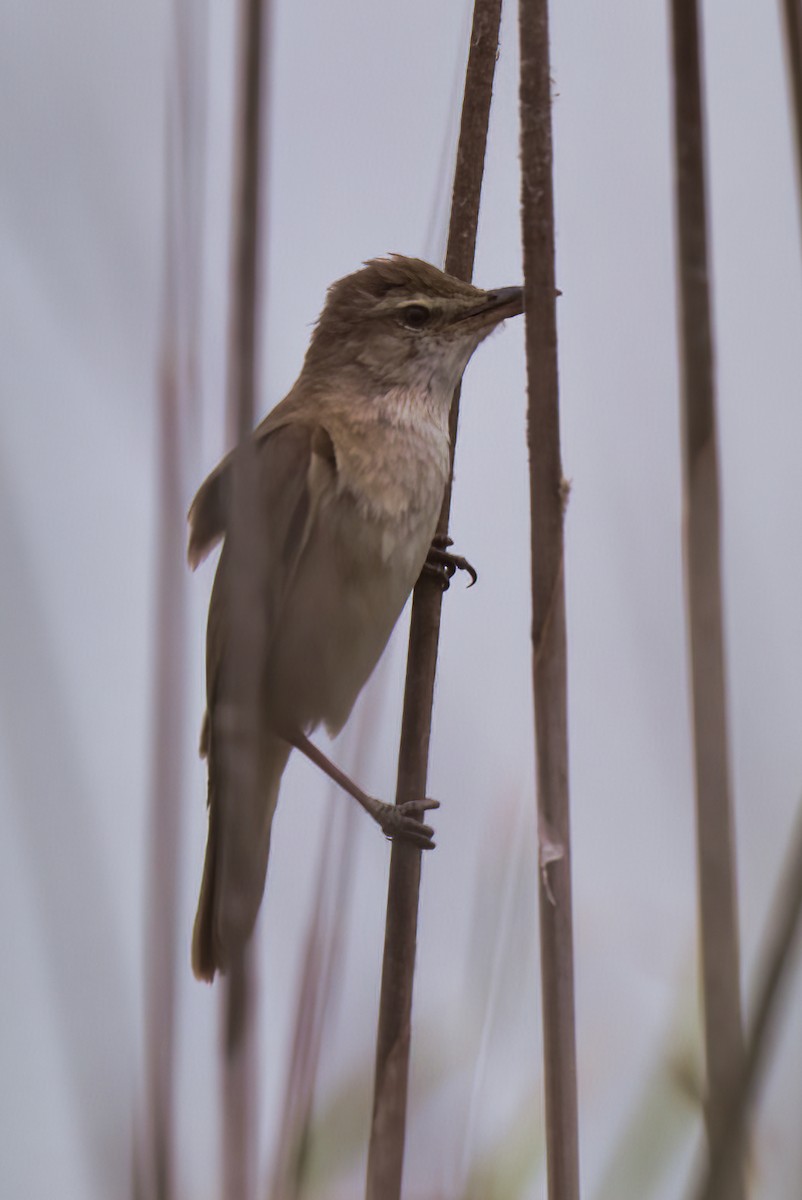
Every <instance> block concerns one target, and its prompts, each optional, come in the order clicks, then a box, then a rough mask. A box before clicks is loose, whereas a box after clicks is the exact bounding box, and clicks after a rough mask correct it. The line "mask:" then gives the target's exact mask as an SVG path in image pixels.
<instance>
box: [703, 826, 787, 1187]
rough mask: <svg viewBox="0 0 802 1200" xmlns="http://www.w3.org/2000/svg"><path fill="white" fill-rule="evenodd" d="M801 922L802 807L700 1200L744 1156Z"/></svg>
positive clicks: (721, 1180) (780, 883)
mask: <svg viewBox="0 0 802 1200" xmlns="http://www.w3.org/2000/svg"><path fill="white" fill-rule="evenodd" d="M800 918H802V808H800V809H799V811H798V812H797V818H796V828H795V830H794V834H793V838H792V842H791V849H790V851H789V852H788V855H787V859H786V864H785V867H784V870H783V873H782V877H781V879H780V882H779V885H778V887H777V892H776V896H775V900H774V904H773V905H772V915H771V918H770V921H769V927H768V933H767V935H766V937H765V938H764V943H763V953H762V963H761V966H760V970H759V972H758V975H757V980H756V986H755V988H754V990H753V992H752V995H753V997H754V1006H753V1015H752V1019H751V1022H750V1024H749V1028H748V1030H747V1039H746V1049H745V1052H744V1058H743V1067H742V1070H741V1074H740V1077H739V1078H738V1080H737V1081H736V1084H735V1087H734V1088H733V1089H732V1092H731V1094H730V1097H729V1102H728V1106H727V1112H726V1117H725V1120H724V1125H723V1129H722V1134H721V1137H720V1138H719V1140H718V1142H717V1143H716V1145H715V1146H714V1148H713V1153H712V1154H711V1156H710V1158H709V1161H708V1165H707V1170H706V1172H705V1174H704V1176H703V1178H702V1180H701V1183H700V1186H699V1188H698V1189H697V1191H696V1192H695V1193H694V1195H695V1198H696V1200H716V1197H718V1196H720V1195H723V1194H724V1193H722V1191H721V1186H722V1182H723V1180H724V1179H725V1177H726V1174H727V1171H728V1168H729V1165H730V1164H731V1163H732V1162H734V1161H739V1160H740V1159H741V1157H742V1154H743V1144H744V1137H745V1123H746V1114H747V1111H748V1107H749V1104H750V1102H751V1100H752V1099H753V1097H754V1095H755V1091H756V1089H757V1087H758V1085H759V1083H760V1077H761V1074H762V1072H763V1068H764V1067H765V1064H766V1054H767V1051H768V1049H769V1047H770V1042H771V1036H772V1033H773V1031H774V1029H775V1027H776V1022H777V1017H778V1009H779V1006H780V1001H781V1000H782V995H783V989H784V987H785V985H786V983H787V979H788V971H789V968H790V965H791V960H792V956H793V951H794V947H795V944H796V942H797V939H798V937H799V926H800Z"/></svg>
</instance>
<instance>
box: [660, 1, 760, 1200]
mask: <svg viewBox="0 0 802 1200" xmlns="http://www.w3.org/2000/svg"><path fill="white" fill-rule="evenodd" d="M671 7H672V31H673V57H674V70H673V85H674V136H675V152H676V170H677V185H676V186H677V201H676V203H677V224H678V241H679V289H680V328H681V344H682V415H683V421H682V424H683V457H684V487H685V553H686V587H687V598H688V621H689V630H690V660H691V661H690V666H691V685H692V697H693V700H692V709H693V735H694V737H693V741H694V762H695V776H696V835H697V846H698V888H699V909H700V925H701V948H702V981H703V996H704V1027H705V1056H706V1065H707V1106H706V1119H707V1135H708V1142H709V1145H710V1147H711V1154H712V1155H713V1157H715V1154H716V1149H715V1148H716V1145H717V1142H718V1140H719V1138H720V1137H721V1136H722V1131H723V1128H724V1123H725V1120H726V1113H727V1110H728V1106H729V1099H730V1096H731V1094H732V1089H733V1086H734V1084H735V1081H736V1080H737V1079H738V1078H739V1075H740V1072H741V1069H742V1061H743V1037H742V1030H741V1002H740V970H739V947H738V915H737V889H736V875H735V855H734V829H733V822H732V814H731V806H730V782H729V754H728V744H727V715H726V687H725V668H724V633H723V618H722V599H721V551H720V530H719V478H718V451H717V444H716V415H715V400H714V390H715V385H714V367H713V334H712V323H711V313H710V288H709V277H708V254H707V213H706V199H705V163H704V129H703V113H702V84H701V61H700V59H701V55H700V37H699V19H698V13H697V8H696V3H695V0H672V6H671ZM720 1194H721V1196H723V1197H724V1196H726V1197H727V1200H737V1198H738V1197H742V1196H743V1194H744V1180H743V1163H742V1161H733V1162H732V1163H730V1164H729V1165H728V1169H727V1172H726V1178H725V1179H724V1180H723V1186H722V1189H721V1192H720Z"/></svg>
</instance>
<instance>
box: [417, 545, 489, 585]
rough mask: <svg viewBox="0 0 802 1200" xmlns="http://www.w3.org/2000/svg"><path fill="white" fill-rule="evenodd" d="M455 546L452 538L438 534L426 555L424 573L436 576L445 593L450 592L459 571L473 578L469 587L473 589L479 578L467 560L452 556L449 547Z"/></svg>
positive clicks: (460, 556)
mask: <svg viewBox="0 0 802 1200" xmlns="http://www.w3.org/2000/svg"><path fill="white" fill-rule="evenodd" d="M453 545H454V542H453V540H452V539H451V538H450V537H447V536H446V535H445V534H437V535H436V536H435V537H433V538H432V544H431V546H430V548H429V553H428V554H427V555H426V562H425V563H424V564H423V570H424V572H425V573H426V574H427V575H431V576H434V578H435V579H436V580H437V582H438V583H439V584H440V586H441V588H442V589H443V591H444V592H446V591H448V588H449V586H450V585H451V580H452V578H453V577H454V575H456V573H457V571H467V572H468V574H469V575H470V577H471V582H470V583H469V584H468V587H473V585H474V584H475V583H476V580H477V579H478V578H479V576H478V575H477V574H476V571H475V570H474V568H473V567H472V566H471V564H470V563H469V562H468V560H467V558H463V557H462V555H461V554H452V553H451V552H450V550H449V549H448V547H449V546H453Z"/></svg>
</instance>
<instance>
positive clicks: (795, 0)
mask: <svg viewBox="0 0 802 1200" xmlns="http://www.w3.org/2000/svg"><path fill="white" fill-rule="evenodd" d="M783 16H784V19H785V49H786V55H787V58H788V75H789V80H790V84H791V98H792V104H791V111H792V114H793V116H792V120H793V126H794V136H795V141H796V170H797V182H798V186H799V197H798V199H799V211H800V216H801V217H802V2H800V0H783Z"/></svg>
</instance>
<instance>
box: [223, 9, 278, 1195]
mask: <svg viewBox="0 0 802 1200" xmlns="http://www.w3.org/2000/svg"><path fill="white" fill-rule="evenodd" d="M268 24H269V6H268V0H243V3H242V8H241V26H240V52H239V64H240V72H241V74H240V89H241V91H240V100H239V112H238V124H237V129H236V133H235V150H234V161H235V172H236V177H235V192H234V198H233V212H234V234H233V278H232V288H231V317H230V328H229V357H228V390H227V403H226V427H227V435H228V440H229V442H233V443H235V444H237V443H242V444H243V445H242V452H241V455H240V458H239V460H238V464H237V470H236V471H235V473H234V481H233V493H232V507H233V510H234V516H233V520H232V528H233V530H234V531H235V533H236V536H231V537H230V538H229V540H230V542H231V545H232V572H233V574H234V577H235V580H236V585H235V587H234V589H233V597H232V610H233V611H232V619H231V627H232V630H233V633H232V637H231V644H230V646H229V648H228V653H229V656H230V668H229V669H230V670H231V671H232V673H233V678H234V679H235V680H236V693H237V707H238V709H239V714H240V726H241V732H242V734H243V737H242V739H241V740H240V741H239V742H238V744H237V747H236V749H234V748H232V753H228V752H226V753H225V755H223V762H222V768H223V770H222V775H223V779H222V785H221V793H222V794H223V795H228V796H229V797H230V796H232V795H236V796H237V798H238V803H240V804H242V805H243V806H244V808H245V809H246V810H247V811H253V807H254V805H255V804H256V796H257V793H258V788H259V779H258V769H257V755H258V734H257V729H256V724H255V722H254V720H253V714H254V713H255V712H256V711H257V704H258V691H259V678H258V664H259V663H260V662H262V661H263V659H264V654H263V652H262V646H263V643H264V637H265V629H264V621H263V619H262V614H261V612H260V595H259V580H258V579H257V578H256V577H255V575H254V572H253V568H252V564H253V563H254V562H256V561H258V558H257V556H256V553H255V548H256V546H257V545H258V542H259V531H258V529H257V528H256V527H255V526H256V521H255V518H254V513H255V511H256V506H255V503H254V502H253V498H254V496H255V494H256V487H257V483H256V466H255V462H254V455H253V454H252V453H250V452H249V449H250V448H249V447H248V445H247V443H246V439H247V437H248V435H249V434H250V432H251V430H252V429H253V425H254V418H255V411H256V395H257V393H258V384H259V353H258V350H259V345H258V333H259V327H260V315H261V286H260V283H261V256H262V245H263V236H262V227H263V201H262V186H261V185H262V178H263V171H262V157H263V152H264V138H263V127H262V120H263V114H264V107H265V106H264V103H263V96H264V91H265V84H264V62H265V57H266V56H265V41H266V36H265V34H266V30H267V28H268ZM224 1009H225V1011H224V1014H223V1023H224V1035H223V1047H224V1049H223V1076H224V1078H223V1103H224V1113H223V1178H224V1189H223V1194H224V1195H225V1196H226V1200H248V1198H249V1197H250V1196H251V1195H252V1194H253V1192H254V1189H255V1185H256V1138H255V1112H254V1109H255V1094H256V1088H255V1059H256V1048H255V978H254V970H253V957H252V948H251V947H244V948H243V949H242V952H241V953H240V954H238V955H237V956H236V958H235V960H234V961H233V962H232V964H231V967H230V970H229V973H228V978H227V979H226V982H225V991H224Z"/></svg>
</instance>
